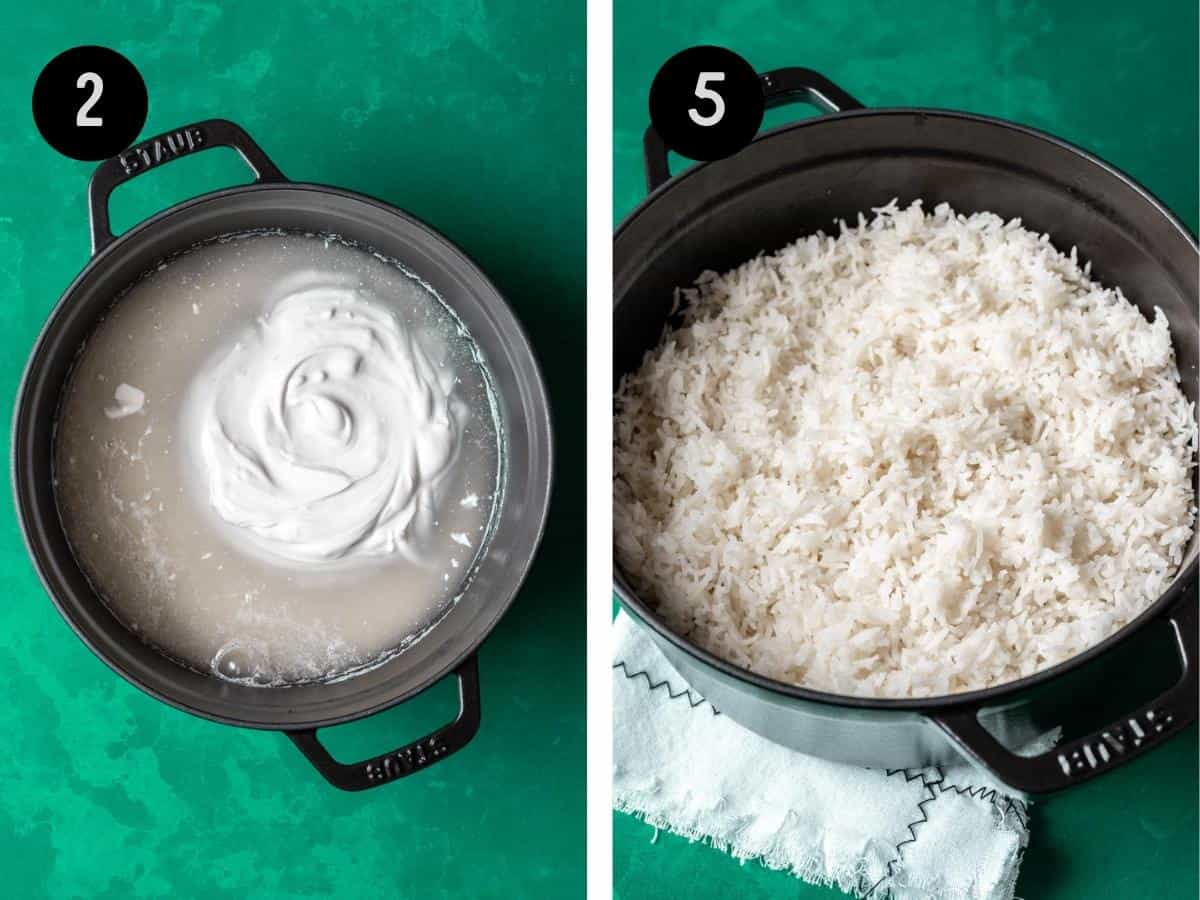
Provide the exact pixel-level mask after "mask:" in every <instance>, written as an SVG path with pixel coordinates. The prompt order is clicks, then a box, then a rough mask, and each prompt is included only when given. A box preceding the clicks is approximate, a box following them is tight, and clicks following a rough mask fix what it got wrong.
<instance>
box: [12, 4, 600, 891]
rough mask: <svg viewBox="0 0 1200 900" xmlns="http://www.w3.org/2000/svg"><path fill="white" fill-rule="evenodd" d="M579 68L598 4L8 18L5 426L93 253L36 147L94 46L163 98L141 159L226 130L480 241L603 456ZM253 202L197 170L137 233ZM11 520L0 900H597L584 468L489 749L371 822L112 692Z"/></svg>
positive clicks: (491, 706)
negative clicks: (589, 345) (592, 414)
mask: <svg viewBox="0 0 1200 900" xmlns="http://www.w3.org/2000/svg"><path fill="white" fill-rule="evenodd" d="M583 41H584V12H583V6H582V4H581V3H578V2H575V3H566V4H564V3H559V2H556V0H536V2H521V0H488V2H486V3H485V2H483V0H476V2H463V0H442V2H428V0H427V2H422V3H396V2H378V3H370V2H341V3H333V2H315V0H314V2H295V3H286V4H285V3H269V4H268V3H262V2H256V3H224V2H215V0H214V2H167V0H163V2H161V3H155V4H150V3H120V2H118V3H103V4H101V3H95V2H91V3H82V2H78V3H69V4H62V3H59V4H54V3H45V2H35V3H29V4H21V5H19V7H14V8H13V9H10V10H9V15H8V16H7V18H6V22H5V28H4V29H3V32H2V33H0V122H2V123H3V128H0V154H2V156H3V163H4V164H3V166H2V167H0V197H2V198H3V204H2V207H0V278H2V280H3V283H4V285H5V288H6V290H5V300H4V303H3V305H2V306H0V398H2V402H3V419H4V421H5V422H8V421H9V420H10V417H11V404H12V397H13V395H14V393H15V391H16V388H17V381H18V378H19V375H20V370H21V367H22V365H23V363H24V360H25V358H26V355H27V354H28V351H29V349H30V347H31V345H32V343H33V340H34V337H35V335H36V334H37V332H38V329H39V328H40V326H41V323H42V322H43V320H44V318H45V316H46V314H47V313H48V312H49V310H50V308H51V306H52V305H53V304H54V302H55V301H56V299H57V298H58V296H59V294H60V293H61V292H62V291H63V289H64V288H65V287H66V286H67V284H68V283H69V282H70V280H71V278H72V277H73V276H74V275H75V274H76V273H77V272H78V271H79V269H81V268H82V267H83V265H84V263H85V262H86V261H87V255H88V238H87V227H86V226H87V223H86V217H87V205H86V202H85V187H86V184H87V179H88V177H89V175H90V172H91V170H92V168H93V166H92V165H89V164H85V163H77V162H73V161H71V160H68V159H65V158H63V157H61V156H58V155H57V154H56V153H54V152H53V151H52V150H50V148H48V147H47V146H46V145H45V144H44V143H43V142H42V140H41V138H40V137H39V136H38V134H37V132H36V130H35V129H34V125H33V121H32V118H31V115H30V107H29V102H30V101H29V98H30V95H31V93H32V89H33V82H34V79H35V78H36V76H37V74H38V72H39V71H40V69H41V67H42V66H43V65H44V64H45V63H46V62H48V61H49V60H50V58H51V57H52V56H54V55H55V54H57V53H59V52H60V51H62V50H65V49H67V48H68V47H71V46H74V45H77V44H83V43H99V44H104V45H106V46H110V47H112V48H114V49H116V50H119V51H120V52H122V53H124V54H125V55H127V56H128V57H129V58H130V59H131V60H132V61H133V62H134V64H135V65H136V66H138V68H139V69H140V70H141V72H142V75H143V77H144V78H145V80H146V84H147V87H148V90H149V95H150V114H149V119H148V121H147V123H146V128H145V130H144V132H143V134H154V133H157V132H159V131H164V130H166V129H169V128H173V127H176V126H179V125H182V124H185V123H188V122H191V121H196V120H199V119H204V118H207V117H210V116H224V117H227V118H230V119H232V120H234V121H235V122H238V123H239V124H241V125H243V126H244V127H245V128H246V129H247V130H248V131H249V132H250V134H251V135H252V136H253V137H254V138H255V139H256V140H257V141H258V142H259V144H260V145H261V146H262V147H263V148H264V149H265V151H266V152H267V153H268V154H269V155H270V156H272V157H273V158H274V160H275V162H276V163H277V164H278V165H279V167H280V168H281V169H282V170H283V172H284V173H285V174H286V175H288V176H290V177H292V178H295V179H297V180H311V181H319V182H325V183H328V184H335V185H339V186H343V187H347V188H350V189H353V190H358V191H362V192H365V193H368V194H373V195H375V196H378V197H380V198H382V199H384V200H387V201H389V202H392V203H394V204H396V205H398V206H401V207H403V208H405V209H407V210H410V211H411V212H413V213H415V214H416V215H417V216H419V217H421V218H424V219H425V220H427V221H429V222H430V223H431V224H433V225H434V226H435V227H437V228H439V229H440V230H442V231H444V232H445V233H446V234H448V235H449V236H451V238H452V239H453V240H455V241H456V242H458V243H459V244H460V245H461V246H462V247H463V248H464V249H465V250H466V251H467V252H468V253H469V254H471V255H472V256H473V257H474V258H475V259H476V260H477V261H478V262H479V263H480V265H481V266H482V267H483V268H484V269H485V270H486V271H487V272H488V273H489V274H490V275H491V276H492V278H493V279H494V280H495V281H496V282H497V284H498V285H499V286H500V288H501V290H503V291H504V292H505V293H506V294H507V296H508V297H509V298H510V300H511V302H512V304H513V305H514V307H515V308H516V310H517V312H518V314H519V315H520V317H521V319H522V320H523V321H524V323H525V324H526V325H527V326H528V328H529V330H530V332H531V336H532V338H533V342H534V344H535V346H536V348H537V351H538V354H539V356H540V358H541V361H542V363H543V365H544V368H545V371H546V375H547V378H548V381H549V384H550V388H551V394H552V395H553V404H554V411H555V415H556V424H557V434H558V439H559V446H558V451H559V458H560V459H563V460H574V459H581V458H582V457H583V455H584V454H583V432H584V428H583V414H582V404H581V403H580V400H581V398H582V396H583V367H582V363H581V360H582V359H583V356H584V350H585V346H584V335H583V323H584V293H583V282H584V249H583V221H584V218H583V217H584V152H585V151H584V140H583V122H584V102H585V91H584V82H583V69H584V47H583ZM248 177H249V176H248V172H247V170H246V169H244V167H242V166H241V165H240V163H239V162H238V160H237V158H236V156H235V155H234V154H233V152H232V151H229V150H212V151H207V152H205V153H201V154H199V155H197V156H195V157H190V158H187V159H184V160H180V161H178V162H177V163H173V164H171V165H169V166H166V167H164V168H163V169H160V170H157V171H155V172H151V173H148V174H147V175H145V176H143V177H141V178H139V179H137V180H135V181H134V182H132V183H131V184H129V185H127V186H125V187H122V188H120V189H119V190H118V191H117V193H116V195H115V196H114V215H115V220H116V221H115V225H116V226H117V227H118V228H123V227H127V226H128V225H130V224H132V223H133V222H134V221H136V220H137V219H139V218H141V217H144V216H145V215H147V214H150V213H152V212H154V211H156V210H158V209H160V208H162V207H164V206H165V205H168V204H169V203H172V202H175V201H177V200H181V199H183V198H185V197H188V196H191V195H194V194H197V193H200V192H202V191H206V190H210V189H214V188H217V187H222V186H225V185H226V184H230V183H234V182H243V181H246V180H248ZM6 447H7V443H6ZM0 504H2V505H3V508H2V509H0V598H2V599H0V659H2V660H3V666H4V674H5V680H6V683H7V684H8V691H7V699H6V707H7V708H6V711H5V715H4V728H3V731H2V732H0V758H2V759H3V762H4V767H5V771H6V777H5V784H4V788H3V790H2V791H0V895H3V896H6V897H15V898H22V900H24V898H34V897H75V896H81V897H89V898H99V897H113V898H117V897H120V898H126V897H133V896H144V897H161V896H171V895H175V896H179V897H203V898H206V900H218V898H237V900H243V898H246V897H264V898H272V900H274V898H289V897H321V898H326V897H345V898H356V900H357V898H366V897H383V896H399V897H404V896H413V897H417V896H419V897H422V898H428V900H436V898H442V897H460V896H480V897H505V898H507V897H514V896H522V897H572V896H581V895H582V893H583V871H584V775H583V770H584V718H583V694H584V673H583V654H582V652H581V650H582V647H583V618H584V617H583V603H584V591H583V539H584V525H583V476H582V472H581V470H580V468H579V467H578V466H573V465H569V464H568V465H562V466H561V467H560V468H559V473H558V481H557V485H556V491H555V498H554V506H553V511H552V517H551V522H550V526H549V529H548V532H547V538H546V541H545V544H544V546H543V548H542V553H541V556H540V558H539V560H538V563H537V564H536V566H535V568H534V571H533V573H532V574H531V576H530V579H529V581H528V582H527V585H526V587H525V589H524V590H523V592H522V593H521V595H520V597H519V598H518V600H517V602H516V604H515V605H514V606H513V608H512V610H511V611H510V612H509V614H508V615H507V616H506V617H505V618H504V620H503V621H502V622H501V624H500V626H499V627H498V628H497V629H496V631H495V632H494V633H493V634H492V636H491V637H490V638H489V639H488V641H487V642H486V644H485V645H484V647H483V649H482V652H481V658H480V676H481V686H482V694H483V725H482V728H481V730H480V732H479V735H478V736H477V737H476V739H475V740H474V741H473V742H472V743H471V744H470V745H468V746H467V747H466V748H465V749H464V750H463V751H462V752H460V753H459V754H457V755H456V756H454V757H452V758H450V759H449V760H447V761H445V762H444V763H440V764H438V765H436V766H434V767H433V768H431V769H429V770H427V771H425V772H422V773H420V774H418V775H416V776H414V777H412V778H410V779H407V780H404V781H400V782H397V783H394V784H391V785H388V786H386V787H383V788H380V789H377V790H374V791H371V792H367V793H364V794H357V795H354V794H343V793H340V792H338V791H335V790H334V789H332V788H330V787H328V786H327V785H326V784H325V782H324V781H322V780H321V779H320V777H319V776H318V775H317V773H316V772H315V770H313V769H312V768H311V767H310V766H309V765H308V763H307V762H305V761H304V759H303V758H302V757H301V756H300V754H299V753H298V752H297V751H296V750H295V749H294V748H293V747H292V746H291V745H290V743H289V742H288V741H287V740H286V739H285V738H284V737H282V736H281V735H278V734H271V733H265V732H251V731H243V730H238V729H234V728H229V727H225V726H221V725H215V724H212V723H209V722H206V721H202V720H200V719H197V718H194V717H191V716H188V715H185V714H184V713H181V712H177V711H175V710H172V709H170V708H168V707H166V706H164V705H163V704H161V703H158V702H157V701H154V700H152V699H150V698H149V697H146V696H144V695H143V694H141V693H140V692H139V691H137V690H135V689H134V688H132V687H130V686H129V685H127V684H126V683H125V682H123V681H122V680H120V679H119V678H118V677H117V676H115V675H113V674H112V673H111V672H110V671H109V670H108V669H107V668H106V667H105V666H104V665H103V664H101V663H100V662H99V661H98V660H97V659H95V658H94V657H93V656H92V655H91V653H90V652H89V651H88V650H87V649H86V648H85V647H84V646H83V644H82V643H81V642H80V641H79V640H77V639H76V638H75V637H74V635H73V634H72V633H71V632H70V630H69V629H68V628H67V626H66V625H65V624H64V623H63V622H62V621H61V620H60V618H59V616H58V614H57V613H56V612H55V610H54V608H53V607H52V605H51V604H50V602H49V600H48V599H47V598H46V597H45V595H44V594H43V592H42V589H41V587H40V585H39V583H38V582H37V579H36V577H35V576H34V573H33V571H32V568H31V566H30V565H29V563H28V562H27V560H26V557H25V552H24V549H23V547H22V545H21V540H20V537H19V535H18V532H17V527H16V524H15V522H14V518H13V513H12V504H11V500H10V492H9V491H7V490H5V491H3V492H0ZM455 704H456V700H455V697H454V689H453V685H450V684H441V685H439V686H438V688H437V689H435V690H434V691H433V692H432V696H429V697H428V698H426V697H422V698H420V699H419V700H417V701H414V702H413V703H412V704H406V705H405V707H403V708H401V709H399V710H395V711H392V712H390V713H387V714H384V715H382V716H380V717H377V718H376V719H371V720H368V721H366V722H362V723H354V724H351V725H347V726H342V727H341V728H337V729H332V730H329V731H326V732H324V733H323V738H325V739H326V740H328V742H329V744H330V746H331V748H332V749H333V751H334V752H335V754H338V755H341V756H342V757H343V758H346V757H349V756H351V755H352V754H354V753H361V754H368V753H378V752H382V751H385V750H388V749H392V748H393V747H395V746H397V745H398V744H401V743H403V742H405V741H407V740H409V739H412V738H414V737H417V736H418V734H419V733H421V732H419V731H418V729H421V728H423V727H424V728H428V727H430V726H436V725H438V724H441V722H442V721H445V720H447V719H448V718H449V717H450V716H451V715H452V712H453V709H454V707H455ZM410 707H411V708H410Z"/></svg>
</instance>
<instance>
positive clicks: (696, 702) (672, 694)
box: [613, 660, 721, 716]
mask: <svg viewBox="0 0 1200 900" xmlns="http://www.w3.org/2000/svg"><path fill="white" fill-rule="evenodd" d="M617 669H620V670H621V671H622V672H623V673H624V674H625V677H626V678H628V679H629V680H630V681H633V680H634V679H636V678H644V679H645V680H646V684H648V685H649V686H650V690H651V691H657V690H658V689H659V688H662V687H665V688H666V689H667V697H669V698H670V699H672V700H680V699H686V700H687V702H688V705H689V706H691V708H692V709H696V708H697V707H698V706H703V705H705V704H708V708H709V709H710V710H711V711H712V714H713V715H714V716H719V715H720V714H721V713H720V712H718V711H717V709H716V707H714V706H713V705H712V704H711V703H709V702H708V701H707V700H705V699H704V698H703V697H701V696H700V695H699V694H693V693H692V691H691V690H689V689H688V688H683V689H682V690H679V691H676V690H674V689H673V688H672V687H671V682H669V681H667V680H666V679H665V678H664V679H663V680H662V681H659V682H654V681H651V680H650V673H649V672H647V671H646V670H645V669H641V670H639V671H637V672H630V671H629V666H627V665H626V664H625V660H621V661H620V662H617V663H613V670H614V671H616V670H617Z"/></svg>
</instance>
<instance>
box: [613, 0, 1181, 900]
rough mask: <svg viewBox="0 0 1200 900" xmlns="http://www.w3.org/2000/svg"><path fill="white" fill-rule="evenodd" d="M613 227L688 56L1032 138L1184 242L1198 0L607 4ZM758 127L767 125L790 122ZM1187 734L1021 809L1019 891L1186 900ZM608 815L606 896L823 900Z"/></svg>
mask: <svg viewBox="0 0 1200 900" xmlns="http://www.w3.org/2000/svg"><path fill="white" fill-rule="evenodd" d="M614 7H615V9H614V26H613V44H614V97H613V107H614V110H613V116H614V120H615V123H614V124H615V142H614V172H613V183H614V188H613V194H614V196H613V212H614V216H615V219H616V220H617V221H619V220H620V219H621V218H622V217H624V216H625V215H626V214H628V213H629V211H630V210H632V209H633V207H634V206H635V205H636V204H637V203H638V202H639V201H640V200H641V199H642V197H643V195H644V189H643V176H642V164H641V149H640V148H641V134H642V130H643V129H644V128H645V126H646V123H647V116H648V114H647V112H646V94H647V92H648V90H649V87H650V82H651V80H652V79H653V77H654V73H655V72H656V71H657V70H658V67H659V66H661V65H662V63H663V62H665V61H666V59H667V58H668V57H669V56H670V55H672V54H673V53H675V52H677V51H679V50H682V49H683V48H685V47H689V46H692V45H695V44H718V45H721V46H725V47H728V48H730V49H731V50H734V51H736V52H738V53H740V54H741V55H742V56H744V57H745V58H746V59H747V60H749V62H750V63H751V65H753V66H754V67H755V68H757V69H759V70H760V71H762V70H764V69H770V68H776V67H779V66H788V65H795V66H808V67H810V68H814V69H816V70H817V71H819V72H821V73H822V74H824V75H826V76H827V77H829V78H831V79H832V80H833V81H834V82H835V83H837V84H838V85H840V86H841V87H843V88H845V89H846V90H848V91H849V92H850V93H851V94H853V95H854V96H855V97H857V98H858V99H859V100H860V101H862V102H863V103H865V104H867V105H869V106H933V107H946V108H951V109H964V110H970V111H973V112H979V113H985V114H989V115H994V116H1000V117H1003V118H1007V119H1012V120H1014V121H1017V122H1022V123H1025V124H1029V125H1032V126H1035V127H1038V128H1043V129H1045V130H1047V131H1049V132H1051V133H1053V134H1056V135H1059V136H1061V137H1064V138H1066V139H1067V140H1070V141H1073V142H1076V143H1078V144H1080V145H1082V146H1084V147H1086V148H1088V149H1089V150H1091V151H1093V152H1094V153H1096V154H1098V155H1099V156H1101V157H1103V158H1104V159H1107V160H1109V161H1110V162H1112V163H1114V164H1115V165H1117V166H1118V167H1120V168H1122V169H1124V170H1125V171H1126V172H1129V173H1130V174H1131V175H1133V177H1134V178H1136V179H1138V180H1139V181H1141V182H1142V183H1143V184H1144V185H1146V186H1147V187H1149V188H1150V190H1152V191H1153V192H1154V193H1155V194H1156V195H1157V196H1158V197H1159V198H1160V199H1162V200H1163V202H1164V203H1166V205H1167V206H1168V207H1170V208H1171V209H1172V210H1173V211H1174V212H1175V213H1176V214H1177V215H1179V216H1180V217H1181V218H1182V219H1183V221H1184V222H1185V223H1187V225H1188V226H1189V227H1190V228H1191V229H1192V230H1193V232H1194V231H1195V230H1196V227H1197V220H1198V218H1200V217H1198V215H1197V153H1198V148H1197V124H1196V109H1197V55H1198V51H1197V5H1196V2H1195V0H1175V2H1165V0H1143V2H1137V3H1128V2H1114V0H1099V2H1093V3H1084V2H1077V0H1062V2H1048V0H1042V2H1016V0H1009V2H966V0H958V2H944V0H939V2H903V3H901V2H876V3H870V2H860V0H850V2H845V0H842V2H811V0H810V2H803V3H800V2H786V0H727V2H719V3H718V2H706V3H692V4H688V5H687V9H686V10H685V9H684V5H682V4H679V3H678V2H674V0H616V2H615V3H614ZM807 114H809V113H808V112H806V111H805V108H804V107H798V106H791V107H786V108H784V109H780V110H773V111H771V112H769V113H768V118H767V124H769V125H777V124H782V123H783V122H786V121H789V120H790V119H792V118H796V117H798V116H801V115H807ZM1196 734H1197V732H1196V728H1195V727H1192V728H1191V729H1189V730H1188V731H1187V732H1186V733H1185V734H1184V735H1181V736H1180V737H1178V738H1176V739H1174V740H1172V741H1171V742H1170V743H1168V744H1167V745H1166V746H1164V747H1163V748H1161V749H1160V750H1157V751H1155V752H1154V753H1152V754H1149V755H1148V756H1146V757H1144V758H1142V759H1141V760H1139V761H1137V762H1135V763H1133V764H1131V765H1129V766H1126V767H1125V768H1124V769H1121V770H1120V771H1118V772H1115V773H1113V774H1111V775H1108V776H1106V777H1104V778H1102V779H1100V780H1099V781H1096V782H1093V783H1091V784H1087V785H1084V786H1082V787H1080V788H1077V789H1074V790H1071V791H1069V792H1067V793H1065V794H1061V795H1057V796H1054V797H1052V798H1050V799H1048V800H1046V801H1045V802H1042V803H1038V804H1036V805H1035V806H1034V814H1033V824H1032V829H1033V833H1032V846H1031V847H1030V849H1029V851H1028V853H1027V855H1026V857H1025V863H1024V866H1023V869H1022V875H1021V880H1020V883H1019V884H1018V889H1017V893H1018V895H1019V896H1022V897H1026V898H1031V900H1043V898H1055V900H1058V898H1069V900H1076V898H1093V897H1113V898H1121V900H1141V898H1156V900H1159V898H1161V900H1175V898H1186V900H1194V898H1195V897H1196V896H1197V866H1198V861H1197V791H1198V784H1197V741H1196ZM651 836H652V830H651V829H650V828H649V827H648V826H646V825H643V824H641V823H640V822H637V821H636V820H635V819H633V818H631V817H629V816H625V815H620V814H615V815H614V838H613V840H614V887H615V891H614V893H615V894H616V895H617V896H619V897H621V898H622V900H644V898H674V897H685V896H686V897H689V898H691V900H705V898H720V900H727V898H730V897H738V898H746V900H753V898H760V897H775V896H779V897H785V896H786V897H802V898H817V897H825V898H834V897H840V896H843V895H842V894H840V893H839V892H837V891H836V890H830V889H826V888H815V887H812V886H809V885H805V884H803V883H801V882H798V881H796V880H795V879H793V878H791V877H790V876H788V875H785V874H783V873H779V872H770V871H767V870H765V869H763V868H762V867H761V866H759V865H757V864H753V863H752V864H747V865H745V866H742V865H739V863H738V862H736V861H735V860H733V859H732V858H730V857H727V856H725V855H724V854H722V853H719V852H718V851H716V850H713V849H710V848H708V847H705V846H702V845H699V844H695V845H689V844H688V843H687V841H685V840H683V839H682V838H678V837H675V836H673V835H666V834H664V835H660V836H659V838H658V840H657V842H656V843H653V844H652V843H651Z"/></svg>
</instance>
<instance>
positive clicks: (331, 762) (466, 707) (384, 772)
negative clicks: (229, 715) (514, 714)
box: [287, 653, 479, 791]
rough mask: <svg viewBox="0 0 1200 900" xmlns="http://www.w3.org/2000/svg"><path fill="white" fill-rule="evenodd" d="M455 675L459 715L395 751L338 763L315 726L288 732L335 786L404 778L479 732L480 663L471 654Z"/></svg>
mask: <svg viewBox="0 0 1200 900" xmlns="http://www.w3.org/2000/svg"><path fill="white" fill-rule="evenodd" d="M454 675H455V676H456V677H457V678H458V716H457V717H456V718H455V719H454V721H453V722H451V723H450V724H449V725H443V726H442V727H441V728H439V729H437V731H434V732H433V733H432V734H428V735H426V736H425V737H423V738H421V739H420V740H416V741H413V742H412V743H410V744H405V745H404V746H403V747H401V748H400V749H398V750H392V751H391V752H389V753H383V754H381V755H379V756H375V757H372V758H371V759H366V760H363V761H362V762H356V763H340V762H338V761H337V760H336V759H334V758H333V757H332V756H331V755H330V753H329V751H328V750H326V749H325V746H324V745H323V744H322V743H321V742H320V741H319V740H317V729H315V728H309V729H305V730H303V731H289V732H287V736H288V737H289V738H291V739H292V743H293V744H295V745H296V746H297V747H298V748H299V749H300V752H301V753H303V754H304V755H305V756H306V757H307V758H308V761H309V762H310V763H312V764H313V766H315V767H316V770H317V771H318V772H320V773H321V775H322V776H323V777H324V778H325V780H326V781H328V782H329V783H330V784H332V785H333V786H334V787H335V788H340V789H341V790H343V791H362V790H366V789H367V788H373V787H379V786H380V785H382V784H387V783H388V782H389V781H395V780H396V779H397V778H404V777H406V776H408V775H412V774H413V773H414V772H419V771H421V769H424V768H427V767H428V766H431V765H433V764H434V763H436V762H440V761H441V760H443V759H445V758H446V757H447V756H449V755H450V754H452V753H454V752H455V751H457V750H461V749H462V748H463V747H465V746H466V745H467V742H468V741H470V740H471V738H473V737H475V733H476V732H477V731H479V663H478V657H477V656H476V654H474V653H472V654H471V655H470V656H469V657H468V658H467V659H466V660H464V661H463V662H462V663H460V664H459V666H458V668H456V669H455V670H454Z"/></svg>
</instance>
